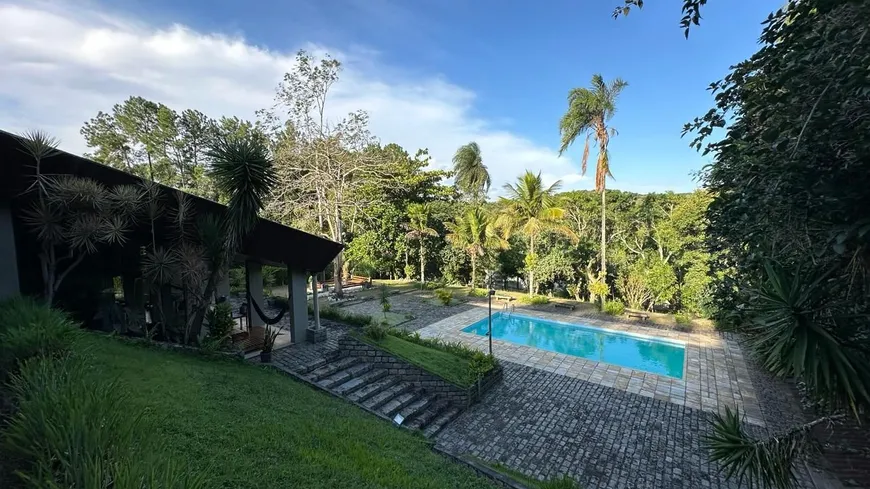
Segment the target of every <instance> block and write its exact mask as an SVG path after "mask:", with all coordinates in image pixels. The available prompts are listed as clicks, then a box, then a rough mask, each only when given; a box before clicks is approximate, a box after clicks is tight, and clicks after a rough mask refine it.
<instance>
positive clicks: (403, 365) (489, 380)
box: [338, 335, 502, 407]
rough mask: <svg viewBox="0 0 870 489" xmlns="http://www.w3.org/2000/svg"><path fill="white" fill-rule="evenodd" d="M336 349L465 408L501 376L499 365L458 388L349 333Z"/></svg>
mask: <svg viewBox="0 0 870 489" xmlns="http://www.w3.org/2000/svg"><path fill="white" fill-rule="evenodd" d="M338 348H339V350H340V351H341V355H342V356H353V357H364V359H365V361H366V362H367V363H371V364H372V365H374V367H375V368H380V369H383V370H386V371H387V372H388V373H389V375H393V376H397V377H399V378H400V379H401V380H403V381H405V382H408V383H411V384H413V385H416V386H418V387H421V388H423V389H425V390H426V392H428V393H432V394H437V395H438V396H440V397H441V398H442V399H445V400H447V401H449V402H451V403H453V404H454V405H456V406H459V407H468V406H471V405H472V404H474V403H475V402H477V401H478V400H480V398H481V397H482V396H483V395H484V394H486V392H487V391H488V390H489V389H491V388H492V387H493V386H494V385H495V384H496V383H498V382H499V381H500V380H501V378H502V368H501V366H498V367H496V369H495V370H493V371H491V372H489V373H488V374H487V375H486V376H484V377H483V378H482V379H481V380H480V381H479V382H478V383H476V384H475V385H473V386H471V387H461V386H458V385H456V384H453V383H452V382H448V381H447V380H445V379H443V378H441V377H439V376H437V375H435V374H432V373H430V372H427V371H425V370H423V369H422V368H420V367H418V366H416V365H414V364H411V363H409V362H408V361H407V360H405V359H402V358H398V357H396V356H394V355H392V354H391V353H388V352H386V351H384V350H382V349H380V348H378V347H376V346H372V345H369V344H368V343H365V342H363V341H360V340H358V339H356V338H354V337H353V336H350V335H347V336H344V337H342V338H341V339H339V340H338Z"/></svg>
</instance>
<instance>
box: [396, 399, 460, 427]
mask: <svg viewBox="0 0 870 489" xmlns="http://www.w3.org/2000/svg"><path fill="white" fill-rule="evenodd" d="M449 407H450V403H449V402H447V401H444V400H438V401H435V402H433V403H431V404H430V405H429V406H428V407H427V408H426V410H424V411H423V412H421V413H419V414H417V415H416V416H414V419H412V420H411V421H410V422H409V423H408V424H406V425H405V426H407V427H408V428H411V429H415V430H422V429H424V428H426V426H428V425H429V423H431V422H432V421H433V420H435V418H437V417H438V415H439V414H441V413H443V412H444V410H446V409H447V408H449Z"/></svg>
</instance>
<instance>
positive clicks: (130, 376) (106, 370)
mask: <svg viewBox="0 0 870 489" xmlns="http://www.w3.org/2000/svg"><path fill="white" fill-rule="evenodd" d="M82 343H83V347H84V348H87V349H88V350H89V351H90V354H91V355H92V356H93V364H94V370H95V371H96V372H97V373H98V375H103V376H106V377H109V378H116V377H117V378H120V379H121V381H122V382H123V383H124V384H126V386H127V387H129V391H130V393H131V399H130V401H129V404H130V405H129V411H130V413H131V415H133V414H139V413H142V415H143V417H144V419H143V422H144V423H146V424H147V426H148V427H149V430H150V431H152V432H154V433H156V436H157V437H159V438H160V439H162V441H164V442H165V443H166V452H167V453H166V454H165V455H166V456H167V457H172V458H174V459H177V460H180V461H183V462H185V463H187V464H189V466H190V467H191V470H195V471H197V472H203V473H205V474H206V475H207V477H208V479H209V481H208V483H207V484H206V487H224V488H257V489H261V488H262V489H265V488H276V489H278V488H282V489H283V488H288V487H294V488H336V487H354V488H408V487H411V488H413V487H419V488H440V487H457V488H490V487H494V486H492V485H491V483H490V482H489V481H488V480H486V479H483V478H480V477H478V476H477V475H476V474H475V473H474V472H473V471H472V470H471V469H468V468H466V467H464V466H461V465H459V464H456V463H453V462H451V461H448V460H447V459H445V458H442V457H441V456H439V455H437V454H435V453H433V452H432V451H431V450H430V449H429V447H428V444H427V442H426V441H425V440H424V439H423V438H422V437H419V436H416V435H413V434H411V433H408V432H405V431H402V430H400V429H398V428H394V427H392V426H390V424H388V423H386V422H384V421H382V420H380V419H377V418H375V417H374V416H372V415H369V414H367V413H365V412H364V411H362V410H360V409H358V408H356V407H354V406H353V405H351V404H348V403H346V402H344V401H341V400H338V399H335V398H333V397H331V396H329V395H327V394H324V393H322V392H320V391H317V390H314V389H312V388H310V387H308V386H306V385H304V384H301V383H299V382H296V381H294V380H292V379H291V378H289V377H287V376H285V375H282V374H280V373H277V372H274V371H270V370H267V369H264V368H261V367H257V366H253V365H248V364H243V363H240V362H234V361H229V360H226V361H225V360H212V359H204V358H200V357H196V356H191V355H188V354H184V353H180V352H169V351H163V350H158V349H149V348H145V347H141V346H137V345H130V344H125V343H122V342H119V341H117V340H114V339H111V338H107V337H101V336H97V335H87V337H86V338H85V339H84V340H82Z"/></svg>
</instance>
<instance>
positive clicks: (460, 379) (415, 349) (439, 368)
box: [360, 335, 471, 387]
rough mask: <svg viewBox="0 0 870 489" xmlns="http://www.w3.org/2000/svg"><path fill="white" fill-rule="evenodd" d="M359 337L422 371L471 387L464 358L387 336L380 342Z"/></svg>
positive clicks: (467, 362)
mask: <svg viewBox="0 0 870 489" xmlns="http://www.w3.org/2000/svg"><path fill="white" fill-rule="evenodd" d="M360 337H361V339H362V340H363V341H367V342H372V343H375V344H377V345H378V346H379V347H381V348H383V349H384V350H387V351H388V352H390V353H392V354H394V355H396V356H397V357H401V358H404V359H405V360H407V361H409V362H411V363H413V364H414V365H417V366H418V367H420V368H422V369H423V370H427V371H429V372H432V373H434V374H436V375H439V376H441V377H442V378H444V379H445V380H448V381H450V382H453V383H454V384H456V385H460V386H463V387H468V386H469V385H471V382H470V381H469V380H468V379H469V371H470V367H469V361H468V360H467V359H465V358H462V357H458V356H456V355H453V354H451V353H447V352H445V351H441V350H436V349H434V348H429V347H426V346H422V345H418V344H416V343H411V342H410V341H405V340H403V339H401V338H396V337H395V336H391V335H387V336H386V338H384V339H382V340H380V341H374V340H371V339H369V338H363V337H362V335H360Z"/></svg>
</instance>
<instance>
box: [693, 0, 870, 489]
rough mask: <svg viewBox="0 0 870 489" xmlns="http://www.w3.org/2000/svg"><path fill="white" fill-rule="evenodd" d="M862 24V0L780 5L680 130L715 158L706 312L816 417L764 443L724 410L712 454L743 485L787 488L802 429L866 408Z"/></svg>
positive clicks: (867, 60) (869, 150) (866, 149)
mask: <svg viewBox="0 0 870 489" xmlns="http://www.w3.org/2000/svg"><path fill="white" fill-rule="evenodd" d="M867 15H870V5H868V4H867V3H866V2H865V3H862V2H823V1H814V0H809V1H791V2H789V3H788V5H787V6H786V7H784V8H783V9H781V10H779V11H777V12H776V13H774V14H772V15H771V16H770V17H769V18H768V19H767V21H766V22H765V29H764V32H763V33H762V36H761V42H762V46H761V49H760V50H759V51H758V52H757V53H756V54H755V55H753V56H752V57H751V58H750V59H748V60H746V61H744V62H742V63H739V64H737V65H736V66H735V67H734V68H733V69H732V71H731V73H730V74H729V75H728V76H727V77H726V78H725V79H724V80H722V81H719V82H716V83H713V84H712V85H711V89H712V90H713V91H714V92H715V93H716V107H715V108H714V109H712V110H711V111H710V112H709V113H707V114H706V115H705V116H703V117H701V118H699V119H697V120H696V121H695V122H694V123H692V124H689V125H687V127H686V130H687V131H692V132H694V133H695V134H696V135H697V137H696V139H695V140H694V141H693V144H694V145H695V146H696V147H698V148H702V149H704V151H705V152H711V153H712V154H713V155H714V157H715V161H714V163H713V164H712V165H710V166H709V167H708V168H707V169H706V170H705V171H704V173H703V175H702V177H703V182H704V185H705V187H707V189H709V191H710V193H711V195H712V196H713V200H712V201H711V203H710V205H709V208H708V212H707V218H708V220H709V227H708V230H707V235H708V244H709V246H710V249H711V250H712V251H713V252H714V253H713V257H712V260H713V261H712V268H713V270H714V271H715V272H714V275H715V277H716V280H715V282H714V288H713V295H712V300H713V302H714V304H715V306H716V309H717V310H718V311H719V312H718V313H717V317H718V319H719V321H720V323H721V324H723V325H728V326H730V327H732V328H736V329H738V330H740V331H742V332H744V333H745V334H746V335H747V336H748V337H749V338H750V340H751V344H752V347H753V350H754V351H755V352H756V353H757V354H758V355H759V357H760V358H761V360H762V362H763V364H764V366H765V367H766V368H767V369H769V370H770V371H771V372H773V373H774V374H776V375H778V376H782V377H795V378H798V379H800V380H802V381H803V382H804V383H805V385H806V394H807V395H808V397H810V398H811V399H812V400H814V401H816V403H817V405H818V406H819V409H820V415H821V417H820V418H819V420H816V421H814V422H812V423H810V424H809V425H806V426H798V427H795V428H794V429H793V430H791V431H789V432H787V433H784V434H781V435H779V436H775V437H773V438H770V439H753V438H752V437H750V436H749V435H748V434H746V433H745V432H743V431H742V430H741V428H740V424H739V423H738V422H737V421H736V418H737V414H736V413H735V414H728V415H726V416H724V417H722V418H719V419H717V421H716V423H715V434H714V435H713V436H712V437H711V438H710V446H711V448H712V449H713V454H714V458H716V459H717V460H719V461H720V462H721V463H723V464H724V465H725V467H726V468H727V470H728V473H729V474H732V475H733V476H735V477H739V478H745V479H747V480H748V481H750V482H751V483H754V484H765V485H769V486H774V487H789V486H790V485H792V483H793V481H794V473H793V469H794V464H795V463H796V462H797V460H798V458H799V457H801V456H803V455H805V454H806V453H807V448H808V447H810V446H812V443H808V442H809V441H810V439H811V438H810V429H809V428H810V427H811V426H812V425H814V424H818V423H819V422H824V421H826V420H828V419H831V418H832V417H836V416H840V415H850V416H853V417H858V418H861V417H864V416H866V412H867V411H866V410H867V409H868V407H870V397H868V391H870V385H868V380H867V379H868V378H870V370H868V369H870V353H868V352H870V343H868V337H870V336H868V333H870V329H868V326H867V325H868V324H870V323H868V317H870V316H868V313H870V280H868V279H870V269H868V266H867V263H868V261H867V257H868V255H867V250H868V249H870V248H868V239H870V232H868V231H870V214H868V209H870V200H868V199H870V194H868V192H867V188H868V185H870V180H868V179H870V166H868V162H870V145H868V140H867V137H866V134H867V131H868V130H870V117H868V116H867V115H868V113H870V98H868V88H867V79H868V76H870V71H868V66H870V37H868V36H867V28H866V25H865V23H864V22H863V21H862V20H861V19H863V18H866V16H867ZM726 122H727V123H728V127H727V130H726V131H725V132H724V137H723V138H722V139H721V140H719V141H716V142H713V143H707V142H706V139H707V138H709V137H711V136H713V135H718V134H720V133H718V132H716V129H717V128H720V127H724V126H725V125H726Z"/></svg>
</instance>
